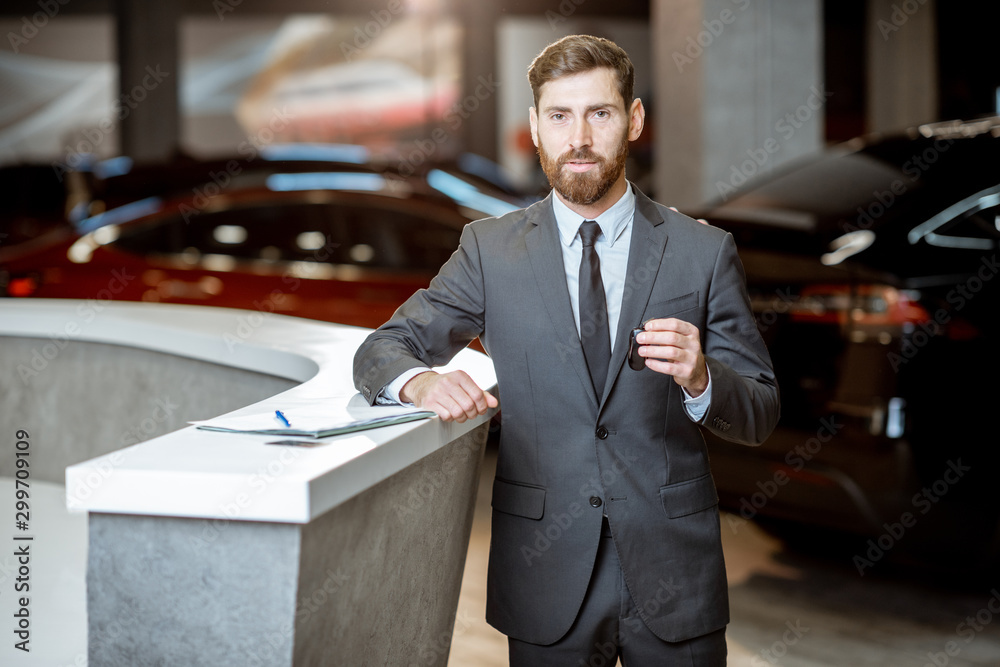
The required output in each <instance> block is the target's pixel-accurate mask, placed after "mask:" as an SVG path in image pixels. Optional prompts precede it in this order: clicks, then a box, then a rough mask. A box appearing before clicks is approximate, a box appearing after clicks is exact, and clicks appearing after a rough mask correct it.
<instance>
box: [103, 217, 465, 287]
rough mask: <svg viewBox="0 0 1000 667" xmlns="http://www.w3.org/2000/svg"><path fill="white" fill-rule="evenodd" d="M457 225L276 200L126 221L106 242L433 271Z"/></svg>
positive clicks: (169, 251)
mask: <svg viewBox="0 0 1000 667" xmlns="http://www.w3.org/2000/svg"><path fill="white" fill-rule="evenodd" d="M460 235H461V230H460V229H459V228H458V227H456V226H452V225H449V224H446V223H444V222H441V221H438V220H434V219H430V218H427V217H422V216H420V215H416V214H411V213H408V212H403V211H398V210H391V209H387V208H383V207H379V206H361V205H355V204H351V205H344V204H340V203H331V202H294V203H293V202H283V203H281V204H272V203H268V204H266V205H261V206H242V207H239V208H228V209H219V210H206V211H201V212H197V213H193V214H192V213H188V214H187V215H186V216H182V215H176V216H173V217H170V218H166V219H163V218H161V219H159V220H158V221H155V222H152V221H151V222H148V223H146V224H141V225H136V226H132V227H125V228H123V229H122V230H121V233H120V235H119V237H118V239H117V240H116V241H115V242H114V243H113V244H112V245H113V246H114V247H117V248H119V249H121V250H124V251H127V252H132V253H136V254H141V255H157V254H159V255H183V256H185V257H187V258H189V259H191V260H192V261H197V259H198V258H200V257H204V256H205V255H228V256H230V257H233V258H236V259H242V260H264V261H274V262H299V261H306V262H309V261H313V262H322V263H329V264H353V265H357V266H370V267H375V268H381V269H390V270H414V271H436V270H437V269H438V268H440V266H441V265H442V264H443V263H444V262H445V260H447V259H448V257H450V256H451V253H452V252H454V250H455V248H457V247H458V240H459V237H460Z"/></svg>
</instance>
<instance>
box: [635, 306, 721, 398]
mask: <svg viewBox="0 0 1000 667" xmlns="http://www.w3.org/2000/svg"><path fill="white" fill-rule="evenodd" d="M636 340H637V341H639V345H640V347H639V355H640V356H642V357H646V366H647V367H648V368H651V369H652V370H654V371H656V372H657V373H663V374H665V375H672V376H674V382H676V383H677V384H679V385H680V386H682V387H683V388H684V389H685V390H686V391H687V393H688V394H690V395H691V397H692V398H697V397H698V396H701V394H702V393H703V392H704V391H705V389H707V388H708V368H707V366H706V365H705V355H703V354H702V353H701V337H700V334H699V332H698V327H696V326H695V325H693V324H690V323H689V322H685V321H684V320H678V319H676V318H673V317H669V318H666V319H662V320H650V321H648V322H646V330H645V331H644V332H643V333H641V334H639V335H638V336H636Z"/></svg>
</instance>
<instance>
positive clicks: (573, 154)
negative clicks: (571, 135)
mask: <svg viewBox="0 0 1000 667" xmlns="http://www.w3.org/2000/svg"><path fill="white" fill-rule="evenodd" d="M574 160H582V161H584V162H596V163H597V164H600V165H603V164H604V158H603V157H602V156H600V155H598V154H597V153H595V152H594V151H592V150H590V149H589V148H574V149H573V150H570V151H567V152H565V153H563V154H562V155H561V156H559V162H558V165H559V166H560V167H561V166H563V165H564V164H566V163H567V162H572V161H574Z"/></svg>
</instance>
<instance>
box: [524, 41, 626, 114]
mask: <svg viewBox="0 0 1000 667" xmlns="http://www.w3.org/2000/svg"><path fill="white" fill-rule="evenodd" d="M601 67H608V68H610V69H611V70H612V71H613V72H614V73H615V75H616V76H617V78H618V92H619V93H621V96H622V100H624V102H625V108H626V109H628V108H629V105H631V104H632V99H633V98H632V87H633V85H634V84H635V69H634V68H633V67H632V61H631V60H629V57H628V54H627V53H625V50H624V49H622V48H621V47H620V46H618V45H617V44H615V43H614V42H612V41H611V40H610V39H604V38H603V37H594V36H592V35H569V36H567V37H563V38H562V39H560V40H558V41H556V42H553V43H551V44H549V45H548V46H546V47H545V49H544V50H543V51H542V52H541V53H539V54H538V56H537V57H536V58H535V59H534V60H533V61H532V63H531V65H530V66H529V67H528V83H530V84H531V93H532V95H533V96H534V98H535V108H536V109H537V108H538V98H539V97H540V96H541V90H542V86H543V85H544V84H546V83H548V82H549V81H552V80H553V79H558V78H560V77H564V76H570V75H573V74H582V73H584V72H589V71H590V70H593V69H599V68H601Z"/></svg>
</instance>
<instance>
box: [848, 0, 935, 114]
mask: <svg viewBox="0 0 1000 667" xmlns="http://www.w3.org/2000/svg"><path fill="white" fill-rule="evenodd" d="M934 4H935V3H934V0H868V20H867V21H866V22H865V25H866V27H867V32H868V34H867V43H868V85H867V89H868V90H867V92H868V95H867V99H868V104H867V110H866V113H867V127H868V130H869V131H870V132H892V131H894V130H901V129H905V128H907V127H912V126H914V125H919V124H920V123H927V122H932V121H935V120H938V70H937V28H936V24H935V16H936V15H937V12H936V11H935V9H936V8H935V6H934Z"/></svg>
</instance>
